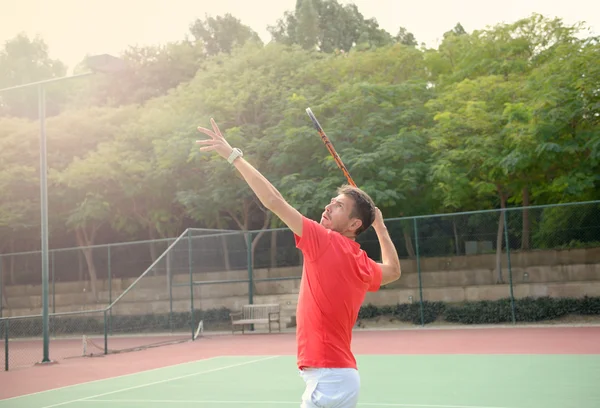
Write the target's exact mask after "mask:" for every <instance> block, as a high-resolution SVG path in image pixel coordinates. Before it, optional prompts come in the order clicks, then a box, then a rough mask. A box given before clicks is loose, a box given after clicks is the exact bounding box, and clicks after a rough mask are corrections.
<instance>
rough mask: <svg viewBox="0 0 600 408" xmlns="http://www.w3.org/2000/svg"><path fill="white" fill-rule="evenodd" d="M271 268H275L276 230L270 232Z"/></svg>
mask: <svg viewBox="0 0 600 408" xmlns="http://www.w3.org/2000/svg"><path fill="white" fill-rule="evenodd" d="M271 268H277V231H272V232H271Z"/></svg>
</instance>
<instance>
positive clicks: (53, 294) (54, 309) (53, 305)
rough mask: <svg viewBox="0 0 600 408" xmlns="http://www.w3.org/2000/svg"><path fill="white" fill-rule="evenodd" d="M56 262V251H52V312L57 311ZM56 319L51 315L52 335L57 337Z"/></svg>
mask: <svg viewBox="0 0 600 408" xmlns="http://www.w3.org/2000/svg"><path fill="white" fill-rule="evenodd" d="M54 268H55V264H54V251H50V270H51V271H52V314H54V313H56V284H55V282H56V277H55V275H56V270H55V269H54ZM54 319H55V318H52V316H50V326H51V327H52V335H53V336H54V337H56V325H55V324H54Z"/></svg>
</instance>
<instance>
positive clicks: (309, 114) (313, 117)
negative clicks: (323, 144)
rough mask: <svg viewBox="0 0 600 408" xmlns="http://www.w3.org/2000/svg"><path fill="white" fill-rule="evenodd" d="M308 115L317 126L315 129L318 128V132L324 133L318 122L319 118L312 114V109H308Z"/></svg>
mask: <svg viewBox="0 0 600 408" xmlns="http://www.w3.org/2000/svg"><path fill="white" fill-rule="evenodd" d="M306 113H307V114H308V117H309V118H310V120H312V123H313V124H314V125H315V128H317V130H318V131H319V132H322V131H323V128H322V127H321V125H320V124H319V121H318V120H317V118H316V116H315V114H314V113H313V112H312V110H311V109H310V108H306Z"/></svg>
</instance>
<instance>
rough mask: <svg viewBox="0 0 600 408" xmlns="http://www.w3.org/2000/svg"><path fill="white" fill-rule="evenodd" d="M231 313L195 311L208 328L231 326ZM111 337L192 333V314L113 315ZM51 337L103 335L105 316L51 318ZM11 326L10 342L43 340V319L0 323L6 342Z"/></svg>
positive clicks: (84, 315) (0, 331)
mask: <svg viewBox="0 0 600 408" xmlns="http://www.w3.org/2000/svg"><path fill="white" fill-rule="evenodd" d="M229 312H230V310H229V309H227V308H225V307H222V308H218V309H208V310H195V311H194V321H195V322H196V324H197V323H198V322H199V321H200V320H204V324H205V327H206V325H207V324H209V325H210V324H213V325H218V324H219V323H225V322H229V321H230V319H229ZM109 319H110V326H109V327H110V331H109V333H111V334H126V333H131V334H136V333H152V332H168V331H170V330H171V329H173V331H181V330H191V326H190V323H191V321H190V312H179V313H173V314H172V315H171V316H170V317H169V314H168V313H167V314H147V315H113V316H110V315H109ZM48 320H49V331H50V336H51V337H54V336H65V335H83V334H88V335H89V334H103V333H104V313H98V312H96V313H89V312H88V313H85V312H82V314H81V315H76V314H70V315H65V316H61V315H58V316H53V315H50V316H49V319H48ZM7 321H8V322H9V332H8V334H9V338H18V337H41V336H42V329H43V327H42V319H41V317H38V318H22V319H19V318H17V317H15V318H11V319H8V320H0V339H3V338H4V335H5V330H6V322H7Z"/></svg>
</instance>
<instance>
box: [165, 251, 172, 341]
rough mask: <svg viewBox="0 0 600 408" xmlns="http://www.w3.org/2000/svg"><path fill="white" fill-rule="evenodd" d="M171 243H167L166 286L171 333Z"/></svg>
mask: <svg viewBox="0 0 600 408" xmlns="http://www.w3.org/2000/svg"><path fill="white" fill-rule="evenodd" d="M170 246H171V241H167V256H166V259H167V285H168V287H169V328H170V329H171V333H173V275H172V274H171V250H170V249H169V247H170Z"/></svg>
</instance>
